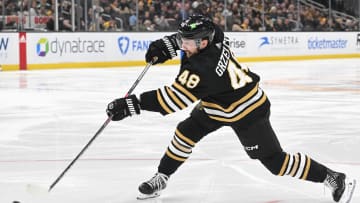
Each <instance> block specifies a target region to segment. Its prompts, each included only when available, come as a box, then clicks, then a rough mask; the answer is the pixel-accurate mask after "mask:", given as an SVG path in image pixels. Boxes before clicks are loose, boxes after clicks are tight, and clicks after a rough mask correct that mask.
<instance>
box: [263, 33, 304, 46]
mask: <svg viewBox="0 0 360 203" xmlns="http://www.w3.org/2000/svg"><path fill="white" fill-rule="evenodd" d="M298 44H299V39H298V37H296V36H292V35H284V36H270V37H267V36H265V37H261V38H260V44H259V47H258V48H262V47H268V46H269V47H271V48H273V49H284V48H286V49H288V48H296V47H297V45H298Z"/></svg>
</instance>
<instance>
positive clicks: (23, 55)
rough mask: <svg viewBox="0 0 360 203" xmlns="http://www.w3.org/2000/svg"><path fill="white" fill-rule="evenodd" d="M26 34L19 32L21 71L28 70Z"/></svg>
mask: <svg viewBox="0 0 360 203" xmlns="http://www.w3.org/2000/svg"><path fill="white" fill-rule="evenodd" d="M26 58H27V56H26V32H19V67H20V70H26V69H27V61H26Z"/></svg>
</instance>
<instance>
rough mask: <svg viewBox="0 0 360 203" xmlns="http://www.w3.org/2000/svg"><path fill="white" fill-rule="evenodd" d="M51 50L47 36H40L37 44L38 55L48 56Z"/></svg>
mask: <svg viewBox="0 0 360 203" xmlns="http://www.w3.org/2000/svg"><path fill="white" fill-rule="evenodd" d="M48 52H49V41H48V39H46V38H40V39H39V41H38V42H37V44H36V53H37V55H38V56H42V57H44V56H46V54H47V53H48Z"/></svg>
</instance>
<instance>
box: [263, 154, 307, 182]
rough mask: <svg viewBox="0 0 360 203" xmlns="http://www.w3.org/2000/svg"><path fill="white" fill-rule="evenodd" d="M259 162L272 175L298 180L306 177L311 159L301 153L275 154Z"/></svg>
mask: <svg viewBox="0 0 360 203" xmlns="http://www.w3.org/2000/svg"><path fill="white" fill-rule="evenodd" d="M260 161H261V163H262V164H264V166H266V168H268V169H269V170H270V171H271V173H273V174H274V175H278V176H284V175H289V176H292V177H295V178H299V179H305V178H306V177H307V175H308V173H309V170H310V164H311V159H310V158H309V157H308V156H306V155H305V154H302V153H296V154H289V153H285V152H281V153H275V154H273V155H272V156H270V157H266V158H262V159H260Z"/></svg>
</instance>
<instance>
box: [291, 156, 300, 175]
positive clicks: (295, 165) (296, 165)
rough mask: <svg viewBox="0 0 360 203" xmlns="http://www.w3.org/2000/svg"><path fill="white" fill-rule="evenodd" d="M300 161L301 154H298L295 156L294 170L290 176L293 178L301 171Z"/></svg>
mask: <svg viewBox="0 0 360 203" xmlns="http://www.w3.org/2000/svg"><path fill="white" fill-rule="evenodd" d="M299 159H300V157H299V154H296V155H295V161H294V165H293V167H292V170H291V172H290V176H292V177H294V176H295V173H296V171H297V170H298V169H299V161H300V160H299Z"/></svg>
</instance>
